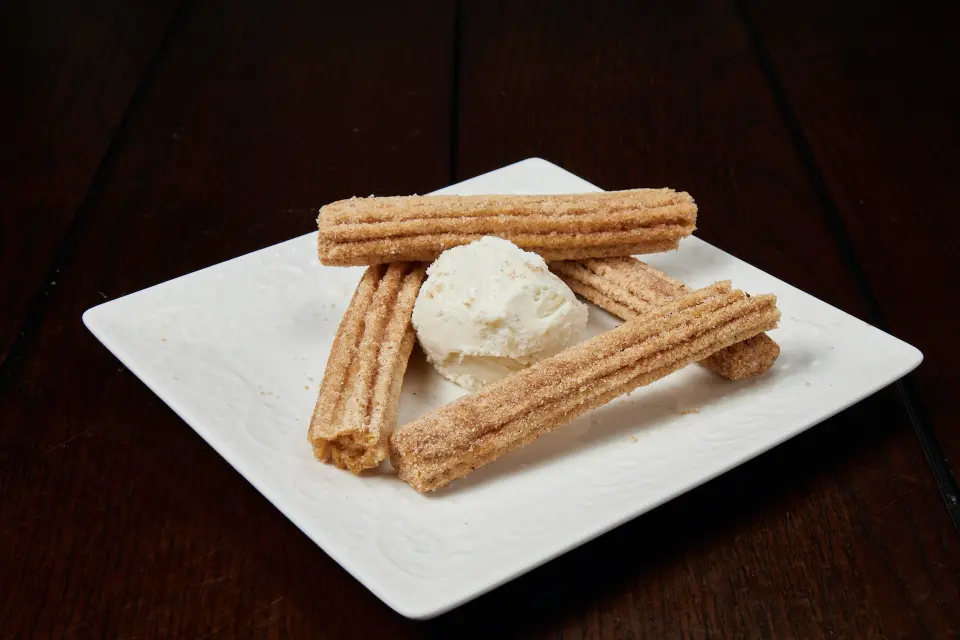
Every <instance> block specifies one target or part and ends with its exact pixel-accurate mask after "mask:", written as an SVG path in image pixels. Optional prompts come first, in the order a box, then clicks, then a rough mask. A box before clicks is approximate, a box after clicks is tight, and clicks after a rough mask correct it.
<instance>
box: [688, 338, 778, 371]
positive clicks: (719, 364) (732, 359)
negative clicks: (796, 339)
mask: <svg viewBox="0 0 960 640" xmlns="http://www.w3.org/2000/svg"><path fill="white" fill-rule="evenodd" d="M779 356H780V345H778V344H777V343H776V342H775V341H774V340H773V339H772V338H771V337H770V336H768V335H766V334H763V333H762V334H760V335H756V336H754V337H752V338H750V339H748V340H744V341H743V342H738V343H737V344H734V345H731V346H729V347H727V348H726V349H723V350H722V351H718V352H716V353H714V354H713V355H712V356H710V357H709V358H706V359H705V360H703V361H702V363H703V364H704V365H706V366H707V367H709V368H710V370H711V371H713V372H714V373H717V374H719V375H721V376H723V377H724V378H727V379H728V380H744V379H746V378H752V377H753V376H758V375H760V374H762V373H766V372H767V371H768V370H769V369H770V367H772V366H773V363H774V362H776V360H777V358H778V357H779Z"/></svg>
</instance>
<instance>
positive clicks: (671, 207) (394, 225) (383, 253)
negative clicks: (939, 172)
mask: <svg viewBox="0 0 960 640" xmlns="http://www.w3.org/2000/svg"><path fill="white" fill-rule="evenodd" d="M696 221H697V206H696V204H695V203H694V201H693V198H691V197H690V195H689V194H688V193H685V192H682V191H679V192H678V191H674V190H672V189H633V190H629V191H608V192H602V193H582V194H572V195H544V196H510V195H482V196H403V197H388V198H375V197H370V198H352V199H350V200H340V201H338V202H334V203H331V204H328V205H326V206H325V207H323V208H322V209H321V210H320V215H319V217H318V219H317V224H318V226H319V229H320V235H319V240H318V251H319V255H320V261H321V262H322V263H323V264H326V265H367V264H379V263H384V262H394V261H401V260H412V261H424V262H429V261H432V260H434V259H435V258H436V257H437V256H439V255H440V253H441V252H442V251H444V250H445V249H449V248H451V247H455V246H459V245H463V244H468V243H470V242H473V241H474V240H477V239H479V238H481V237H482V236H485V235H493V236H499V237H501V238H504V239H506V240H509V241H511V242H513V243H514V244H516V245H517V246H519V247H521V248H523V249H527V250H529V251H535V252H537V253H539V254H540V255H542V256H543V257H544V258H545V259H547V260H573V259H580V258H592V257H610V256H625V255H632V254H636V253H652V252H657V251H667V250H670V249H676V248H677V244H678V242H679V241H680V239H681V238H684V237H686V236H688V235H690V234H691V233H693V231H694V229H695V228H696Z"/></svg>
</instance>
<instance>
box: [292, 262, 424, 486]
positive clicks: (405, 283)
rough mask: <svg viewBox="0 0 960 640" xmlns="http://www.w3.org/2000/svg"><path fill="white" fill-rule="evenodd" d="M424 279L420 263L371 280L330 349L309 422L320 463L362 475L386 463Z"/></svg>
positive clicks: (364, 281)
mask: <svg viewBox="0 0 960 640" xmlns="http://www.w3.org/2000/svg"><path fill="white" fill-rule="evenodd" d="M423 279H424V267H423V265H420V264H416V263H402V262H401V263H394V264H390V265H378V266H373V267H369V268H368V269H367V270H366V271H365V272H364V274H363V277H362V278H361V279H360V284H359V285H357V289H356V291H355V292H354V294H353V299H352V300H351V301H350V306H349V307H348V308H347V311H346V313H345V314H344V316H343V319H342V320H341V321H340V327H339V328H338V329H337V335H336V337H335V338H334V341H333V346H332V347H331V348H330V357H329V358H328V360H327V368H326V371H325V372H324V374H323V382H322V383H321V384H320V394H319V397H318V398H317V404H316V407H315V408H314V410H313V418H312V419H311V421H310V431H309V436H308V437H309V440H310V444H311V445H312V446H313V453H314V455H315V456H316V458H317V459H318V460H321V461H323V462H330V463H332V464H334V465H336V466H338V467H340V468H342V469H349V470H350V471H353V472H354V473H360V471H362V470H363V469H370V468H373V467H376V466H377V465H378V464H380V462H381V461H382V460H384V459H385V458H386V457H387V452H388V444H389V442H388V439H389V437H390V434H391V433H392V432H393V427H394V425H395V421H396V415H397V403H398V402H399V399H400V386H401V384H402V382H403V374H404V372H405V371H406V369H407V362H408V361H409V359H410V352H411V350H412V349H413V343H414V341H415V334H414V331H413V327H412V326H411V324H410V315H411V314H412V313H413V304H414V302H415V301H416V298H417V293H418V292H419V291H420V285H421V284H422V282H423Z"/></svg>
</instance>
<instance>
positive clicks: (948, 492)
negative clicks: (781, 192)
mask: <svg viewBox="0 0 960 640" xmlns="http://www.w3.org/2000/svg"><path fill="white" fill-rule="evenodd" d="M736 6H737V11H738V13H739V14H740V19H741V21H742V22H743V25H744V30H745V32H746V34H747V38H748V40H749V41H750V45H751V47H752V48H753V51H754V54H755V55H756V57H757V63H758V65H759V66H760V69H761V71H762V72H763V75H764V78H765V79H766V81H767V85H768V86H769V87H770V93H771V95H772V97H773V101H774V103H775V104H776V108H777V111H778V112H779V114H780V117H781V119H782V120H783V122H784V125H785V126H786V128H787V131H788V132H789V134H790V139H791V142H792V143H793V145H794V148H795V149H796V152H797V157H798V159H799V161H800V164H801V166H802V167H803V169H804V172H805V173H806V175H807V179H808V180H809V182H810V186H811V189H812V190H813V192H814V194H815V195H816V198H817V200H818V202H819V203H820V208H821V209H822V211H823V214H824V219H825V220H826V223H827V225H828V227H829V229H830V231H831V232H832V233H833V236H834V239H835V241H836V244H837V250H838V252H839V254H840V258H841V260H842V262H843V265H844V267H846V270H847V272H848V273H849V274H850V277H851V279H852V280H853V285H854V289H855V291H856V292H857V295H858V296H859V298H860V299H861V301H862V302H863V304H864V306H865V308H866V311H867V316H868V318H869V319H870V322H871V323H872V324H873V325H875V326H876V327H878V328H879V329H882V330H884V331H887V323H886V320H885V319H884V317H883V312H882V311H881V308H880V304H879V303H878V301H877V297H876V295H875V294H874V292H873V288H872V287H871V286H870V281H869V278H868V277H867V275H866V273H865V272H864V270H863V266H862V265H861V264H860V260H859V259H858V258H857V252H856V249H855V248H854V246H853V242H852V240H851V239H850V234H849V232H848V231H847V228H846V225H845V224H844V222H843V218H842V217H841V215H840V212H839V211H838V210H837V205H836V202H835V200H834V197H833V195H832V194H831V193H830V188H829V187H828V186H827V183H826V181H825V180H824V179H823V175H822V172H821V171H820V168H819V163H818V162H817V158H816V154H815V153H814V151H813V147H812V146H811V144H810V141H809V140H808V139H807V136H806V133H805V132H804V130H803V126H802V125H801V124H800V120H799V118H798V117H797V115H796V113H794V110H793V107H792V106H791V104H790V99H789V97H788V96H787V92H786V89H785V88H784V87H783V83H782V82H781V81H780V77H779V75H778V74H777V71H776V69H775V67H774V63H773V59H772V58H771V56H770V53H769V52H768V51H767V48H766V47H765V45H764V44H763V41H762V38H761V37H760V33H759V31H758V30H757V28H756V25H755V24H754V23H753V21H752V19H751V17H750V15H749V12H748V11H747V9H746V7H745V6H744V3H743V0H736ZM909 378H910V377H909V376H907V377H906V378H904V379H902V380H899V381H898V382H897V383H896V387H897V392H898V394H899V396H900V399H901V401H902V402H903V404H904V408H905V409H906V411H907V415H908V416H909V417H910V423H911V424H912V425H913V429H914V431H915V432H916V434H917V438H918V440H919V441H920V446H921V448H922V449H923V454H924V456H925V457H926V459H927V463H928V464H929V465H930V469H931V471H932V472H933V475H934V478H935V480H936V482H937V486H938V487H939V488H940V495H941V497H942V498H943V502H944V506H945V507H946V509H947V513H948V514H949V515H950V519H951V520H952V521H953V525H954V528H955V529H956V531H957V534H958V535H960V506H958V504H957V496H958V495H960V489H958V486H957V481H956V478H955V476H954V474H953V472H952V470H951V469H950V465H949V462H948V461H947V459H946V457H945V456H944V454H943V448H942V447H941V445H940V442H939V441H938V440H937V437H936V435H935V434H934V432H933V428H932V427H931V426H930V421H929V418H928V417H927V415H926V412H925V411H924V409H923V407H922V403H921V402H920V399H919V396H918V395H917V393H916V391H915V390H914V388H913V384H912V383H911V381H910V379H909Z"/></svg>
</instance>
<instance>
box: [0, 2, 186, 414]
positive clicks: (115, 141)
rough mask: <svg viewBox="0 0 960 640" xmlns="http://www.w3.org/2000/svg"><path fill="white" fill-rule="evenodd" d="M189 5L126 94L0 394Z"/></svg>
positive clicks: (9, 356) (0, 380)
mask: <svg viewBox="0 0 960 640" xmlns="http://www.w3.org/2000/svg"><path fill="white" fill-rule="evenodd" d="M191 4H192V0H182V1H181V2H180V4H179V5H178V6H177V10H176V12H175V13H174V15H173V17H172V18H171V19H170V22H169V23H168V24H167V26H166V28H165V29H164V32H163V37H161V38H160V42H159V43H158V44H157V48H156V50H155V51H154V52H153V55H152V56H151V57H150V63H149V64H148V65H147V68H146V69H145V70H144V73H143V76H142V77H141V78H140V81H139V82H138V83H137V87H136V89H135V90H134V91H133V93H132V94H131V96H130V101H129V103H128V104H127V107H126V109H124V112H123V117H122V118H121V119H120V123H119V124H118V125H117V128H116V131H114V134H113V138H112V139H111V140H110V145H109V146H108V147H107V150H106V151H105V152H104V154H103V157H102V158H101V159H100V162H99V164H98V165H97V168H96V170H95V171H94V173H93V177H92V178H91V179H90V184H89V185H88V187H87V191H86V193H85V194H84V196H83V199H82V200H81V201H80V203H79V204H78V205H77V208H76V210H75V211H74V214H73V217H72V219H71V220H70V223H69V225H68V226H67V229H66V231H65V232H64V234H63V238H62V239H61V240H60V245H59V247H57V250H56V251H55V252H54V254H53V256H52V258H51V259H50V266H49V267H48V268H47V271H46V274H45V275H44V278H43V284H42V285H41V286H40V289H39V290H38V291H37V293H36V295H35V296H34V298H33V300H32V301H31V302H30V306H29V307H28V309H27V313H26V315H25V316H24V319H23V322H22V323H21V324H20V328H19V329H18V331H17V334H16V338H14V341H13V343H12V344H11V345H10V348H9V349H8V350H7V353H6V355H5V356H4V357H3V359H2V360H0V397H2V396H3V394H4V393H5V392H6V391H7V390H8V389H9V388H10V385H11V383H12V381H13V379H14V378H15V377H16V375H15V374H16V372H17V371H18V370H19V368H20V366H18V365H21V364H22V363H23V362H24V360H25V355H26V352H27V351H28V347H29V345H30V340H31V338H32V337H33V332H34V329H35V328H36V327H37V326H39V324H40V320H41V319H42V318H43V316H44V314H45V313H46V308H47V304H46V301H47V300H48V299H49V297H50V294H51V292H52V291H53V289H54V286H55V281H56V280H57V278H58V275H57V274H59V273H60V271H61V269H62V268H63V267H64V266H65V265H66V264H68V263H69V261H70V256H71V255H72V252H73V249H74V247H75V245H76V241H77V238H78V237H79V235H80V231H81V230H82V228H83V225H84V221H85V219H86V218H87V215H88V212H89V211H90V209H91V208H92V204H93V203H94V202H96V200H97V198H98V196H99V194H100V192H101V191H102V190H103V187H104V185H105V184H106V182H107V180H108V179H109V176H110V175H111V174H112V173H113V169H114V167H115V165H116V161H117V157H118V156H119V154H120V150H121V149H122V148H123V144H124V141H125V140H126V138H127V134H128V133H129V131H130V128H131V126H132V123H133V121H134V120H135V119H136V116H137V114H138V113H139V111H140V107H141V105H142V103H143V98H144V95H145V94H146V93H147V90H148V89H149V87H150V86H151V85H152V84H153V80H154V78H155V76H156V73H157V69H158V68H159V66H160V63H161V62H162V60H163V59H164V58H165V57H166V53H167V52H168V51H169V49H170V45H171V43H172V42H173V36H174V34H175V33H176V32H177V31H178V30H179V28H180V26H181V25H182V24H184V23H185V21H186V15H187V9H188V8H189V6H190V5H191ZM76 320H77V321H79V320H80V319H79V318H77V319H76Z"/></svg>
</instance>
